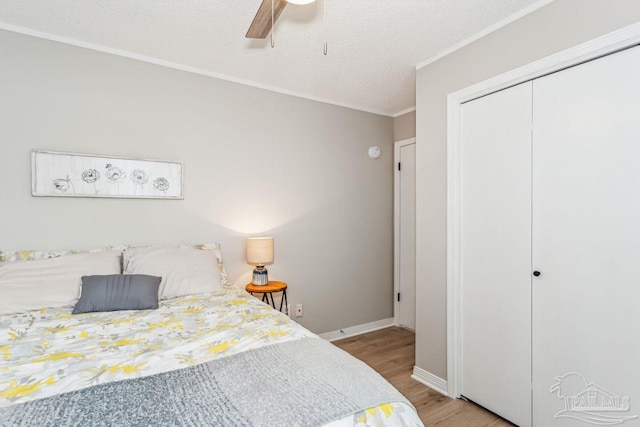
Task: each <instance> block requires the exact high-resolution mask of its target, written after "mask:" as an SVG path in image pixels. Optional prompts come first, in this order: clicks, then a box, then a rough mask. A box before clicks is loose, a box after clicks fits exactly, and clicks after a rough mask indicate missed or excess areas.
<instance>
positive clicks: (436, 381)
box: [411, 366, 449, 396]
mask: <svg viewBox="0 0 640 427" xmlns="http://www.w3.org/2000/svg"><path fill="white" fill-rule="evenodd" d="M411 378H413V379H414V380H416V381H418V382H421V383H422V384H424V385H426V386H427V387H429V388H431V389H433V390H435V391H437V392H438V393H442V394H444V395H445V396H449V391H448V390H449V387H448V386H447V380H443V379H442V378H440V377H439V376H437V375H433V374H432V373H431V372H427V371H425V370H424V369H422V368H418V367H417V366H414V367H413V375H411Z"/></svg>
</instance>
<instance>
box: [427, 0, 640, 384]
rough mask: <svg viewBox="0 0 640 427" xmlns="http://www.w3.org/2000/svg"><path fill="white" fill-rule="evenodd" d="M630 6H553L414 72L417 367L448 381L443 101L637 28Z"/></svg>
mask: <svg viewBox="0 0 640 427" xmlns="http://www.w3.org/2000/svg"><path fill="white" fill-rule="evenodd" d="M639 20H640V2H639V1H637V0H610V1H604V0H555V1H553V2H552V3H550V4H549V5H547V6H544V7H542V8H540V9H538V10H536V11H535V12H533V13H531V14H529V15H527V16H525V17H523V18H521V19H519V20H517V21H515V22H513V23H511V24H509V25H507V26H505V27H502V28H501V29H499V30H497V31H495V32H493V33H491V34H489V35H487V36H485V37H483V38H481V39H479V40H477V41H476V42H474V43H471V44H470V45H467V46H466V47H464V48H462V49H460V50H458V51H456V52H454V53H452V54H450V55H448V56H446V57H444V58H442V59H440V60H438V61H436V62H434V63H432V64H430V65H427V66H425V67H423V68H421V69H420V70H418V72H417V76H416V78H417V82H416V85H417V88H416V107H417V116H416V134H417V145H416V167H417V177H416V180H417V194H416V197H417V200H416V202H417V223H416V228H417V236H416V237H417V242H416V257H417V272H416V273H417V276H416V283H417V285H416V287H417V289H416V299H417V310H416V323H417V324H416V329H417V331H416V365H417V366H418V367H420V368H422V369H424V370H426V371H428V372H430V373H432V374H434V375H437V376H438V377H440V378H443V379H446V378H447V361H446V357H447V351H446V345H447V337H446V332H447V329H446V328H447V324H446V303H447V301H446V268H447V265H446V250H447V245H446V215H447V210H446V200H447V197H446V191H447V180H446V178H447V171H446V164H447V157H446V139H447V98H446V97H447V95H448V94H449V93H451V92H455V91H456V90H459V89H462V88H465V87H467V86H470V85H472V84H474V83H478V82H481V81H483V80H486V79H488V78H490V77H492V76H495V75H498V74H501V73H504V72H506V71H509V70H512V69H514V68H517V67H519V66H522V65H525V64H528V63H531V62H533V61H535V60H538V59H541V58H544V57H547V56H549V55H552V54H554V53H556V52H559V51H562V50H564V49H567V48H569V47H572V46H575V45H577V44H580V43H582V42H585V41H588V40H591V39H593V38H596V37H598V36H600V35H603V34H606V33H609V32H611V31H614V30H616V29H619V28H622V27H624V26H627V25H630V24H632V23H635V22H638V21H639Z"/></svg>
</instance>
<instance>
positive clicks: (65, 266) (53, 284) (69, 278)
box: [0, 251, 121, 314]
mask: <svg viewBox="0 0 640 427" xmlns="http://www.w3.org/2000/svg"><path fill="white" fill-rule="evenodd" d="M120 260H121V258H120V252H118V251H104V252H95V253H89V252H82V253H78V254H73V255H65V256H61V257H58V258H51V259H41V260H37V261H14V262H3V263H0V314H11V313H18V312H22V311H28V310H37V309H41V308H45V307H73V305H74V304H75V303H76V302H77V301H78V298H79V297H80V285H81V283H82V281H81V278H82V276H90V275H96V274H120Z"/></svg>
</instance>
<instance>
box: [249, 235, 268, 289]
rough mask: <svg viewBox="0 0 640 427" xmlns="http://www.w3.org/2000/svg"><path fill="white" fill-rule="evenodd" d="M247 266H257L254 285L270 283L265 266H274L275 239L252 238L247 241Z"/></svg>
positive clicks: (252, 281) (254, 272) (254, 273)
mask: <svg viewBox="0 0 640 427" xmlns="http://www.w3.org/2000/svg"><path fill="white" fill-rule="evenodd" d="M247 264H251V265H255V266H256V268H255V270H253V280H251V283H253V284H254V285H258V286H262V285H266V284H268V283H269V276H268V273H267V269H266V268H264V266H265V265H270V264H273V237H250V238H248V239H247Z"/></svg>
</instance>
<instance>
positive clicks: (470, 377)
mask: <svg viewBox="0 0 640 427" xmlns="http://www.w3.org/2000/svg"><path fill="white" fill-rule="evenodd" d="M461 132H462V135H461V137H462V138H461V142H462V147H461V161H462V167H461V171H462V176H461V289H462V328H461V329H462V384H461V387H462V395H464V396H465V397H467V398H469V399H470V400H473V401H474V402H477V403H478V404H480V405H482V406H484V407H486V408H488V409H490V410H491V411H493V412H495V413H497V414H499V415H501V416H503V417H504V418H506V419H508V420H510V421H512V422H514V423H516V424H518V425H520V426H529V425H531V269H530V268H531V82H527V83H523V84H521V85H518V86H515V87H512V88H509V89H505V90H503V91H500V92H497V93H493V94H491V95H488V96H485V97H483V98H479V99H476V100H473V101H471V102H468V103H466V104H464V105H463V106H462V127H461Z"/></svg>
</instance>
